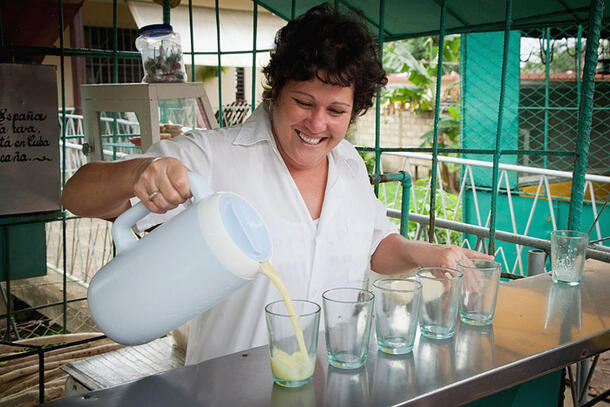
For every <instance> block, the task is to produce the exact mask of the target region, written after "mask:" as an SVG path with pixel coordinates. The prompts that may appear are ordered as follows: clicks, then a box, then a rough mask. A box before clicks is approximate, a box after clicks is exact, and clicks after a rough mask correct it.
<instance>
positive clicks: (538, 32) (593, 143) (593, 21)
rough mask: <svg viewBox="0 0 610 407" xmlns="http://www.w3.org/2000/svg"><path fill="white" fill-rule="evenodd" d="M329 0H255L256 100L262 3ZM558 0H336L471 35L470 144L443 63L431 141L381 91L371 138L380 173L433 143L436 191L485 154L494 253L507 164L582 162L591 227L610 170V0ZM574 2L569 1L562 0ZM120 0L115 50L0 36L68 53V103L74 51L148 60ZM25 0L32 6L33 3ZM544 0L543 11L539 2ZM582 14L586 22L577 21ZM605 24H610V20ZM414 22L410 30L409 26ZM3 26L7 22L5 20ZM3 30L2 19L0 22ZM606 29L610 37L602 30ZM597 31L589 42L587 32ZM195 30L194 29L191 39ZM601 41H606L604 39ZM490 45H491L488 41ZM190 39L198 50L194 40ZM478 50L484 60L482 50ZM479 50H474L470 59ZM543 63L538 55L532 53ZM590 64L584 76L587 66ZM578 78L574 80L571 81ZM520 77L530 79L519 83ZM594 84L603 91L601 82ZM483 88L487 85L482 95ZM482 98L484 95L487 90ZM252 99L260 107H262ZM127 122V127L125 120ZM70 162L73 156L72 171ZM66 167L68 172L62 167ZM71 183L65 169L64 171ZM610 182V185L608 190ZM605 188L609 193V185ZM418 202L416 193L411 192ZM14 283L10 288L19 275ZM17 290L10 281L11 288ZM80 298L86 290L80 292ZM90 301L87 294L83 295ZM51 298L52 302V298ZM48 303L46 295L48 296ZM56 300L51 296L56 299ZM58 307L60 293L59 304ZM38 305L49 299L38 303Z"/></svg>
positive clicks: (377, 27)
mask: <svg viewBox="0 0 610 407" xmlns="http://www.w3.org/2000/svg"><path fill="white" fill-rule="evenodd" d="M169 3H170V2H169V0H165V1H164V6H163V22H166V23H167V22H170V18H171V10H170V7H169ZM185 3H187V4H185V5H186V6H188V8H189V11H190V13H189V15H190V27H191V34H192V33H193V29H192V27H193V25H194V24H196V22H194V21H193V19H192V15H193V13H192V7H193V4H192V1H191V0H189V1H188V2H185ZM318 3H320V1H311V0H308V1H294V0H293V1H292V2H285V1H279V0H274V1H258V0H254V1H253V2H252V15H253V27H254V33H255V35H254V36H253V46H252V49H247V50H243V51H239V52H243V53H249V54H251V55H252V61H253V63H252V76H253V88H252V100H253V101H255V100H257V99H259V98H258V97H257V95H256V92H255V87H254V83H255V80H257V79H260V78H257V76H256V75H257V74H256V58H257V54H258V53H260V52H266V51H268V50H259V49H257V48H256V27H257V21H258V19H257V16H258V11H259V8H260V7H264V8H266V9H268V10H270V11H271V12H273V13H275V14H276V15H278V16H280V17H283V18H285V19H287V20H288V19H291V18H294V17H295V16H297V15H299V14H301V13H302V12H304V11H306V10H307V9H309V8H310V7H311V6H313V5H315V4H318ZM555 3H556V2H550V1H539V2H536V1H530V2H524V1H512V0H507V1H505V2H491V3H490V4H488V7H489V10H485V11H486V12H489V13H488V14H485V13H483V12H482V11H481V10H480V5H479V3H478V2H476V1H460V2H458V1H446V0H439V1H436V2H420V1H389V0H380V1H378V2H370V1H365V0H353V1H348V0H336V1H334V4H335V5H336V6H337V7H338V8H340V9H343V10H349V9H350V8H352V7H356V8H360V9H362V10H363V11H364V12H365V14H366V18H367V20H368V22H369V23H370V25H371V27H372V30H373V31H374V32H375V33H376V34H378V35H379V37H380V45H383V43H384V42H391V41H397V40H402V39H407V38H417V37H422V36H437V43H438V46H439V49H443V45H444V41H445V39H446V35H449V34H456V33H457V34H464V35H463V40H462V68H461V72H462V74H463V76H464V78H466V79H465V80H464V82H463V86H464V89H463V90H462V92H463V93H462V94H463V103H462V119H461V120H462V147H461V148H444V147H442V146H440V145H439V134H440V133H441V129H440V126H439V123H440V121H441V119H442V117H441V100H440V94H441V90H442V89H441V82H442V81H441V76H442V70H437V76H436V78H435V88H434V89H435V90H434V95H435V97H434V101H433V111H434V114H435V117H434V121H433V127H432V128H433V135H432V140H431V143H430V145H429V146H426V147H419V148H394V147H381V145H382V142H381V141H382V138H383V134H381V132H380V123H379V120H380V116H381V115H380V99H379V98H378V99H377V102H376V109H375V111H376V123H377V125H376V139H375V143H374V146H369V147H370V148H369V150H371V151H373V152H374V153H375V166H374V174H373V178H374V179H375V177H379V176H380V174H379V173H380V165H379V163H380V158H381V154H382V153H383V152H385V151H415V152H430V153H432V156H433V160H432V165H431V186H430V189H431V190H432V191H437V190H438V189H439V187H438V184H439V182H440V180H439V179H438V177H437V171H436V168H437V167H438V165H439V161H438V156H439V155H442V154H447V153H452V154H461V155H463V156H464V157H470V156H473V157H474V156H475V155H476V157H477V158H479V159H480V158H482V157H483V158H486V159H488V160H489V161H490V162H491V163H492V164H493V165H492V168H491V169H490V170H487V171H486V172H485V171H482V172H481V173H479V175H478V177H480V181H481V184H480V185H481V187H482V188H483V189H487V190H488V191H491V193H490V196H489V199H490V203H489V205H490V210H491V216H490V221H489V224H488V230H489V240H488V244H487V249H488V251H489V252H494V251H495V246H496V240H495V233H496V229H497V223H498V222H497V218H498V213H499V211H498V206H499V203H498V202H499V199H500V198H499V196H500V195H501V193H500V194H498V193H497V192H496V191H497V190H498V189H499V188H498V185H499V178H500V172H499V164H500V163H501V162H507V163H525V162H527V163H528V165H531V166H536V167H541V168H557V169H565V170H568V171H572V172H573V174H574V176H573V181H572V184H571V186H568V187H567V188H568V190H569V193H566V197H569V222H568V224H567V227H569V228H573V229H581V228H583V224H582V208H583V204H584V203H585V195H584V174H585V172H586V171H587V169H588V168H590V169H593V170H595V171H599V173H601V174H605V175H608V165H607V162H608V158H609V156H608V151H609V148H608V147H609V144H610V142H609V138H608V135H607V130H606V128H607V127H608V126H607V124H608V123H607V121H608V105H607V99H608V97H609V96H610V95H609V93H610V89H608V81H607V79H606V76H605V75H606V73H605V72H606V71H605V69H606V68H604V67H606V66H607V65H605V64H606V62H604V60H603V59H604V58H606V57H607V56H608V50H607V48H608V39H607V37H606V35H607V32H608V26H607V24H608V18H609V17H608V12H607V11H604V7H603V2H602V1H601V0H592V1H591V3H590V5H588V6H582V5H580V4H578V5H577V6H574V7H571V8H570V7H568V6H567V5H565V4H564V5H563V6H562V5H559V6H558V5H556V4H555ZM560 3H563V2H560ZM117 5H118V1H117V0H113V2H112V14H113V38H112V40H113V41H112V49H109V50H101V49H85V48H69V47H66V46H65V39H64V34H63V30H62V29H59V30H58V31H59V47H41V46H27V47H26V46H16V45H13V44H5V43H4V39H3V38H0V40H2V41H1V42H2V43H1V44H0V46H1V48H0V57H3V58H4V59H5V60H9V61H12V62H18V61H20V60H21V58H22V57H24V56H31V55H56V56H58V57H59V64H58V65H59V74H60V83H59V85H58V86H60V95H61V100H62V103H61V108H62V110H63V111H64V112H65V111H66V107H67V106H66V102H65V92H66V90H65V82H66V75H67V73H66V67H65V58H66V57H67V56H72V57H85V58H103V59H105V60H108V61H112V66H113V75H112V78H113V81H114V82H117V81H118V77H119V75H118V68H117V66H118V59H119V58H128V59H139V58H140V55H139V54H138V53H135V52H132V51H126V50H121V49H119V45H118V28H117V20H118V16H117V9H118V7H117ZM24 7H26V5H25V4H24ZM219 7H220V4H219V1H218V0H216V2H215V8H216V22H217V45H218V48H219V50H218V52H217V53H216V54H217V56H218V64H217V67H218V70H219V71H220V70H221V67H222V57H223V55H224V54H226V52H224V51H223V50H222V49H220V29H219V27H220V24H222V21H220V18H219ZM532 7H533V8H537V9H539V10H537V11H533V9H532ZM63 9H64V2H63V1H61V0H59V1H58V2H57V21H55V22H50V24H55V25H56V26H57V27H64V16H63ZM575 20H576V21H577V22H578V24H576V25H575V23H574V21H575ZM604 24H605V25H604ZM404 27H408V28H409V29H404ZM0 28H1V27H0ZM1 31H2V30H1V29H0V32H1ZM600 36H601V37H602V40H601V41H600ZM585 37H586V41H585V39H584V38H585ZM520 38H534V39H536V40H538V41H539V42H540V43H541V44H542V46H541V47H540V51H539V59H540V63H538V65H536V63H534V64H533V65H536V66H530V68H532V71H533V73H538V75H542V77H541V78H542V79H540V77H539V76H537V77H531V78H530V79H527V80H524V77H523V74H524V70H523V68H521V65H522V64H527V63H528V62H533V61H534V60H533V59H530V60H528V61H522V58H521V57H520V56H519V55H518V53H517V52H516V50H517V49H518V48H519V44H520V43H519V39H520ZM563 38H570V39H569V40H565V43H566V44H567V48H566V50H565V52H564V53H565V54H567V55H568V56H572V62H573V64H574V72H575V74H574V80H573V81H572V80H560V78H559V77H557V76H555V77H554V76H553V75H554V74H555V71H554V70H555V69H559V68H557V67H558V66H559V65H558V64H559V62H558V59H559V57H558V55H559V54H561V52H560V51H561V50H560V49H559V48H558V44H560V43H561V42H562V41H564V40H563ZM192 39H193V35H191V41H192ZM600 44H601V49H600ZM484 46H487V47H488V48H487V51H483V52H481V50H482V49H484V48H483V47H484ZM191 49H194V46H193V43H191ZM476 52H479V54H480V55H479V58H480V59H479V61H480V62H479V63H478V66H476V65H469V63H472V62H475V61H476V58H475V57H474V56H473V55H472V54H473V53H476ZM197 54H201V53H200V52H198V51H196V50H195V51H193V52H192V53H191V55H186V57H185V59H186V60H187V61H188V59H189V58H190V60H191V64H192V72H191V77H192V78H194V77H195V75H194V73H195V72H194V57H195V55H197ZM598 55H601V56H602V57H604V58H602V60H601V61H600V62H601V64H602V68H601V69H602V73H601V74H600V75H601V76H600V77H599V78H598V76H596V74H595V70H596V66H597V65H598ZM436 58H437V62H436V64H437V65H438V66H443V53H442V52H440V53H437V55H436ZM471 58H475V59H471ZM530 65H532V64H530ZM580 72H582V75H581V74H580ZM468 75H475V78H474V80H473V81H467V78H468ZM566 82H569V83H570V85H571V86H568V87H566V86H564V85H565V84H566ZM517 83H519V85H516V84H517ZM594 87H595V91H594ZM218 94H219V105H220V106H222V97H221V95H222V83H221V81H219V85H218ZM477 95H478V96H477ZM477 97H479V98H477ZM254 104H255V103H253V104H252V105H253V106H252V107H254ZM219 116H220V117H219V121H220V122H221V123H222V121H223V120H222V110H220V112H219ZM62 123H63V126H62V129H64V130H63V131H65V128H66V126H65V123H66V121H65V116H63V118H62ZM117 133H118V131H117ZM62 141H63V143H62V145H63V147H62V148H63V149H64V150H63V157H64V160H65V157H66V151H65V145H66V143H65V141H66V137H65V133H63V134H62ZM65 168H66V163H65V161H64V162H63V163H62V169H63V170H65ZM62 172H65V171H62ZM521 181H522V180H519V179H517V177H516V176H515V177H514V178H513V179H511V188H513V187H514V188H519V187H521V186H522V182H521ZM62 183H65V179H62ZM607 193H608V192H607V191H606V194H607ZM602 196H603V193H602ZM436 197H437V195H436V193H433V194H431V197H430V202H429V207H430V210H429V213H430V215H429V225H430V227H429V233H428V239H429V240H433V238H434V230H435V218H436V215H435V213H436V210H435V209H436V206H437V204H438V203H437V198H436ZM404 201H408V200H406V199H405V200H403V202H404ZM55 220H57V221H59V222H61V223H62V225H63V227H62V233H63V240H64V244H63V249H62V250H63V259H64V260H63V261H64V263H63V269H64V270H67V264H66V260H65V259H67V257H68V253H67V252H66V243H65V239H66V225H65V222H66V216H65V214H59V215H54V216H51V217H50V218H48V217H47V218H45V217H44V216H43V217H42V218H40V219H35V218H32V219H27V220H25V222H30V221H33V222H47V221H55ZM18 223H24V217H12V216H9V217H3V219H2V223H1V224H2V225H7V224H18ZM66 284H67V279H66V273H64V277H63V290H64V293H65V292H66ZM6 287H7V289H8V290H10V282H7V284H6ZM8 294H9V295H10V292H9V293H8ZM75 300H76V299H75ZM79 300H80V299H79ZM68 301H69V299H68V298H66V297H65V295H64V301H63V309H64V320H63V329H69V327H67V326H66V318H65V313H66V303H67V302H68ZM47 305H48V304H47ZM41 306H45V304H42V305H41ZM50 306H51V305H50ZM52 306H57V304H52ZM37 308H40V306H38V307H37ZM0 317H1V318H5V319H6V321H7V329H5V337H6V338H7V339H10V338H11V329H9V328H8V327H10V326H11V325H12V323H13V320H12V319H11V317H12V313H11V309H10V306H9V312H7V313H6V314H4V315H1V316H0Z"/></svg>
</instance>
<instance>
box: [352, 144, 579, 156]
mask: <svg viewBox="0 0 610 407" xmlns="http://www.w3.org/2000/svg"><path fill="white" fill-rule="evenodd" d="M356 149H357V150H360V151H375V148H374V147H361V146H357V147H356ZM379 151H381V152H382V153H390V152H392V153H396V152H411V153H431V152H432V148H431V147H381V148H379ZM438 152H439V153H457V154H481V155H491V154H494V153H495V152H496V150H482V149H477V148H439V149H438ZM500 154H501V155H554V156H561V157H572V156H575V155H576V153H575V152H573V151H557V150H549V151H542V150H500Z"/></svg>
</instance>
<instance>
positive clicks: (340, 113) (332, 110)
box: [328, 109, 345, 116]
mask: <svg viewBox="0 0 610 407" xmlns="http://www.w3.org/2000/svg"><path fill="white" fill-rule="evenodd" d="M328 111H329V112H330V113H331V114H334V115H337V116H339V115H342V114H343V113H345V110H341V109H328Z"/></svg>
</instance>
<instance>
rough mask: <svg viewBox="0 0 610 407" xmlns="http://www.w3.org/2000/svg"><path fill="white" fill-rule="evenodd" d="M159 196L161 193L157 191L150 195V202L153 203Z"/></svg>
mask: <svg viewBox="0 0 610 407" xmlns="http://www.w3.org/2000/svg"><path fill="white" fill-rule="evenodd" d="M157 195H159V191H155V192H153V193H152V194H150V195H148V200H149V201H152V200H153V199H155V198H156V197H157Z"/></svg>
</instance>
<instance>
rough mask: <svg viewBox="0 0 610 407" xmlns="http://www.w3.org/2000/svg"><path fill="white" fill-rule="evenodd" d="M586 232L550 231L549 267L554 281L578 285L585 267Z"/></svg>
mask: <svg viewBox="0 0 610 407" xmlns="http://www.w3.org/2000/svg"><path fill="white" fill-rule="evenodd" d="M587 240H588V239H587V234H586V233H584V232H579V231H577V230H555V231H553V232H551V268H552V277H553V282H554V283H563V284H567V285H578V284H580V280H581V279H582V272H583V270H584V268H585V253H586V250H587Z"/></svg>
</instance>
